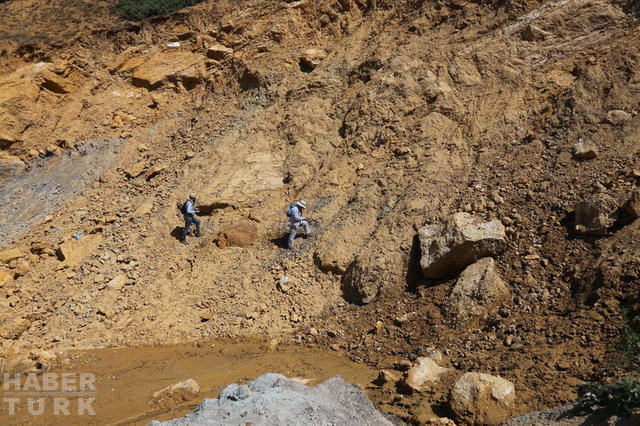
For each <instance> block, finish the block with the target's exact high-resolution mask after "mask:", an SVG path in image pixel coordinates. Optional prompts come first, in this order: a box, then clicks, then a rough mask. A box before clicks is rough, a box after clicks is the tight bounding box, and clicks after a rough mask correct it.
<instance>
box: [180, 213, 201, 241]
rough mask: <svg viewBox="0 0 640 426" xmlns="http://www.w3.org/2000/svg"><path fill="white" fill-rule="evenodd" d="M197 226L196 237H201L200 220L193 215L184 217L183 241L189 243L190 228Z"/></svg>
mask: <svg viewBox="0 0 640 426" xmlns="http://www.w3.org/2000/svg"><path fill="white" fill-rule="evenodd" d="M192 223H195V224H196V235H198V236H200V220H199V219H198V218H197V217H195V216H191V215H185V216H184V228H182V241H187V234H188V233H189V228H190V227H191V224H192Z"/></svg>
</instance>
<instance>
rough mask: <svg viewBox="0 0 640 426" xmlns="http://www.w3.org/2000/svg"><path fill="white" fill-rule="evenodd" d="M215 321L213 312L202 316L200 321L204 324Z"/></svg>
mask: <svg viewBox="0 0 640 426" xmlns="http://www.w3.org/2000/svg"><path fill="white" fill-rule="evenodd" d="M212 319H213V313H212V312H205V313H204V314H202V315H200V321H202V322H207V321H210V320H212Z"/></svg>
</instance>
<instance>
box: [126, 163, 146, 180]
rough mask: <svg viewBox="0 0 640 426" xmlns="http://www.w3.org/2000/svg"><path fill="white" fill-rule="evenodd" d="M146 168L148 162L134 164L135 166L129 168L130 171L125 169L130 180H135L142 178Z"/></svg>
mask: <svg viewBox="0 0 640 426" xmlns="http://www.w3.org/2000/svg"><path fill="white" fill-rule="evenodd" d="M146 167H147V162H146V161H140V162H138V163H136V164H134V165H133V166H131V167H129V168H128V169H125V170H124V174H125V175H127V177H128V178H129V179H134V178H137V177H138V176H140V175H141V174H142V172H143V171H144V169H145V168H146Z"/></svg>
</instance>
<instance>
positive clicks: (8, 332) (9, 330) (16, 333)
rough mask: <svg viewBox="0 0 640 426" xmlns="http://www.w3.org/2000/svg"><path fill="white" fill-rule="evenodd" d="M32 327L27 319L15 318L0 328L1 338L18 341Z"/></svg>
mask: <svg viewBox="0 0 640 426" xmlns="http://www.w3.org/2000/svg"><path fill="white" fill-rule="evenodd" d="M29 327H31V321H29V320H28V319H25V318H14V319H12V320H9V321H5V322H4V323H3V324H2V325H1V326H0V337H2V338H3V339H11V340H16V339H19V338H20V336H22V334H23V333H24V332H25V331H27V330H28V329H29Z"/></svg>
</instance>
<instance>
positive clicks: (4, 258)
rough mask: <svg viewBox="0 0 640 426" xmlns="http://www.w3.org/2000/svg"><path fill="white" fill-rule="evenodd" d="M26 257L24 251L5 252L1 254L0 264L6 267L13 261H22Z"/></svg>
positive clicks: (10, 250) (12, 250)
mask: <svg viewBox="0 0 640 426" xmlns="http://www.w3.org/2000/svg"><path fill="white" fill-rule="evenodd" d="M24 256H25V254H24V253H23V252H22V250H18V249H9V250H5V251H2V252H0V263H4V264H5V265H6V264H8V263H10V262H11V261H13V260H16V259H20V258H22V257H24Z"/></svg>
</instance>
